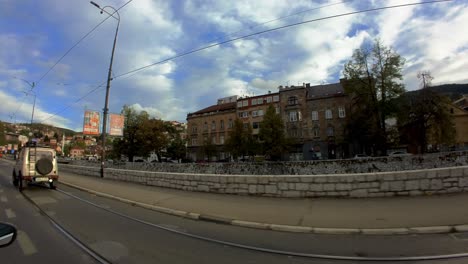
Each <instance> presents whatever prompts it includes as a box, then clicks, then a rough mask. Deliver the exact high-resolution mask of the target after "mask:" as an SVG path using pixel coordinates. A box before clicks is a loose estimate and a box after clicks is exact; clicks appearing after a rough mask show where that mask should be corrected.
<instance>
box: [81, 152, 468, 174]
mask: <svg viewBox="0 0 468 264" xmlns="http://www.w3.org/2000/svg"><path fill="white" fill-rule="evenodd" d="M72 164H73V165H82V166H96V167H99V166H100V163H99V162H97V161H96V162H90V161H73V162H72ZM466 165H468V152H467V151H458V152H445V153H432V154H425V155H408V156H397V157H377V158H367V159H343V160H314V161H289V162H288V161H283V162H237V163H236V162H232V163H201V164H200V163H184V164H174V163H144V162H135V163H132V162H127V163H125V162H124V163H117V164H108V165H106V166H107V167H110V168H114V169H126V170H143V171H157V172H177V173H199V174H232V175H235V174H242V175H321V174H347V173H371V172H385V171H402V170H421V169H433V168H445V167H455V166H466Z"/></svg>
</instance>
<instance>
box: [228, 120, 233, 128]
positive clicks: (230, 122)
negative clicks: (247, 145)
mask: <svg viewBox="0 0 468 264" xmlns="http://www.w3.org/2000/svg"><path fill="white" fill-rule="evenodd" d="M232 125H233V123H232V119H229V121H228V128H232Z"/></svg>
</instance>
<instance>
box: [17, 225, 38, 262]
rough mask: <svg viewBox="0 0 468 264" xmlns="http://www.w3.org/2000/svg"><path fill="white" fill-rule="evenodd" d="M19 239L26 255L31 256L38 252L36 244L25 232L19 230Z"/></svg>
mask: <svg viewBox="0 0 468 264" xmlns="http://www.w3.org/2000/svg"><path fill="white" fill-rule="evenodd" d="M17 239H18V244H19V246H20V248H21V250H22V251H23V253H24V255H26V256H29V255H32V254H34V253H36V252H37V249H36V246H34V243H33V242H32V241H31V239H30V238H29V236H28V235H27V234H26V233H25V232H23V231H21V230H19V231H18V238H17Z"/></svg>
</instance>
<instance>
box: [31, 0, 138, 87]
mask: <svg viewBox="0 0 468 264" xmlns="http://www.w3.org/2000/svg"><path fill="white" fill-rule="evenodd" d="M132 1H133V0H129V1H128V2H126V3H125V4H123V5H122V6H121V7H119V8H118V9H117V10H116V11H115V12H114V13H112V14H111V15H109V16H108V17H106V18H104V19H103V20H102V21H101V22H100V23H99V24H97V25H96V26H95V27H93V28H92V29H91V30H90V31H89V32H88V33H86V34H85V35H84V36H83V37H81V38H80V39H79V40H78V42H76V43H75V44H74V45H73V46H72V47H71V48H69V49H68V50H67V51H66V52H65V54H63V55H62V57H60V59H58V60H57V61H56V62H55V63H54V65H52V67H50V68H49V69H48V70H47V71H46V72H45V73H44V74H43V75H42V76H41V78H39V80H38V81H37V83H39V82H40V81H42V79H44V78H45V77H46V76H47V74H49V72H50V71H52V69H54V68H55V66H57V64H59V63H60V61H62V60H63V58H65V57H66V56H67V55H68V53H70V52H71V51H72V50H73V49H74V48H75V47H76V46H78V44H80V43H81V41H83V40H84V39H85V38H87V37H88V36H89V35H90V34H91V33H92V32H94V30H96V29H97V28H98V27H99V26H101V25H102V24H103V23H104V22H105V21H106V20H107V19H109V18H110V17H112V16H113V15H114V14H115V13H116V12H117V11H119V10H120V9H122V8H124V7H125V6H126V5H128V4H129V3H130V2H132Z"/></svg>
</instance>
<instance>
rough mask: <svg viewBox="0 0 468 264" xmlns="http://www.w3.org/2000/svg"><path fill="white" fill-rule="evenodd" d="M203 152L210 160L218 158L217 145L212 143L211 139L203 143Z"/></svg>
mask: <svg viewBox="0 0 468 264" xmlns="http://www.w3.org/2000/svg"><path fill="white" fill-rule="evenodd" d="M202 150H203V154H204V155H205V156H206V157H208V160H211V157H214V156H216V152H217V150H216V145H215V144H213V143H212V142H211V140H210V138H207V139H205V140H204V141H203V146H202Z"/></svg>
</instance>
